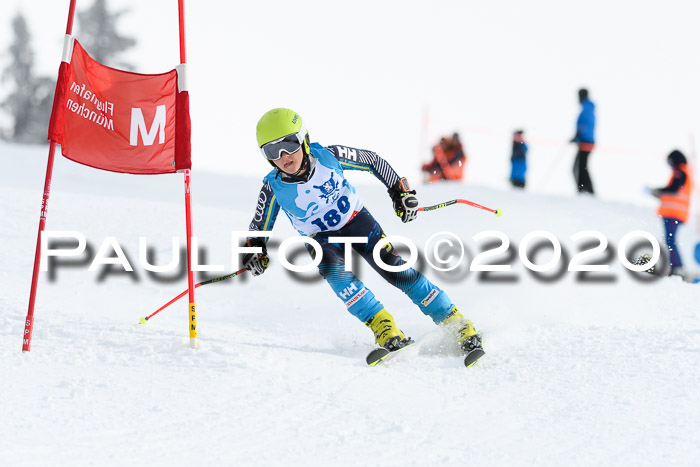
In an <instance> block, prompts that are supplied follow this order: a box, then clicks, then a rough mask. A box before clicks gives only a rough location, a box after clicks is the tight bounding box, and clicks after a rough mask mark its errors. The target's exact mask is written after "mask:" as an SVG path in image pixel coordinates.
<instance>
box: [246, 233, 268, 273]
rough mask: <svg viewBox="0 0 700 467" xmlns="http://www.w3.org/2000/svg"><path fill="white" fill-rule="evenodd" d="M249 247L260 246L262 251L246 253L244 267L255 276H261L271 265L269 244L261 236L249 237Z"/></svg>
mask: <svg viewBox="0 0 700 467" xmlns="http://www.w3.org/2000/svg"><path fill="white" fill-rule="evenodd" d="M245 246H248V247H260V248H262V253H246V254H244V255H243V267H244V268H246V269H247V270H248V271H250V272H251V274H253V275H254V276H259V275H260V274H262V273H263V272H265V269H267V267H268V266H269V265H270V258H269V257H268V256H267V246H266V245H265V242H264V241H263V240H262V239H260V238H256V237H253V238H249V239H248V240H247V241H246V242H245Z"/></svg>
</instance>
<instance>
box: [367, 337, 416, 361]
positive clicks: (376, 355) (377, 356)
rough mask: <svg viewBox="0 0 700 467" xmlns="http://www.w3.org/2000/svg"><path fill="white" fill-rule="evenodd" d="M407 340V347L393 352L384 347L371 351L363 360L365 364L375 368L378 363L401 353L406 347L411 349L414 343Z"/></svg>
mask: <svg viewBox="0 0 700 467" xmlns="http://www.w3.org/2000/svg"><path fill="white" fill-rule="evenodd" d="M408 340H409V343H408V344H407V345H405V346H403V347H401V348H400V349H398V350H394V351H393V352H390V351H388V350H387V349H385V348H384V347H379V348H376V349H374V350H372V351H371V352H370V353H369V354H367V358H366V359H365V360H366V361H367V364H368V365H369V366H377V365H379V364H380V363H382V362H384V361H386V360H388V359H389V358H391V357H393V356H394V355H396V354H397V353H399V352H401V351H402V350H403V349H407V348H408V347H411V346H412V345H413V344H415V343H416V341H414V340H412V339H411V338H410V337H409V338H408Z"/></svg>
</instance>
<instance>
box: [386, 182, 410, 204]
mask: <svg viewBox="0 0 700 467" xmlns="http://www.w3.org/2000/svg"><path fill="white" fill-rule="evenodd" d="M410 188H411V187H410V186H409V185H408V181H407V180H406V178H405V177H404V178H400V179H398V180H396V183H394V184H393V185H392V186H391V188H389V189H388V190H387V192H388V193H389V196H391V200H392V201H400V200H401V198H403V197H404V196H406V195H409V194H411V195H415V194H416V190H411V189H410Z"/></svg>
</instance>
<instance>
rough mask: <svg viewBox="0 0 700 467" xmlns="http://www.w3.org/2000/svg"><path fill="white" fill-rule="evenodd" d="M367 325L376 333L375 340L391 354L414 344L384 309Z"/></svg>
mask: <svg viewBox="0 0 700 467" xmlns="http://www.w3.org/2000/svg"><path fill="white" fill-rule="evenodd" d="M365 325H366V326H367V327H368V328H370V329H371V330H372V332H374V340H375V341H376V342H377V344H379V346H381V347H384V348H385V349H387V350H388V351H389V352H394V351H395V350H399V349H401V348H403V347H406V346H407V345H409V344H413V341H412V340H411V338H410V337H409V338H406V336H404V335H403V332H401V330H400V329H399V328H398V327H397V326H396V323H394V318H393V317H392V316H391V315H390V314H389V312H388V311H386V310H385V309H384V308H382V309H381V311H379V312H378V313H377V314H376V315H374V316H373V317H372V318H371V319H370V320H369V321H367V322H366V323H365Z"/></svg>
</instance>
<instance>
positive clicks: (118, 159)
mask: <svg viewBox="0 0 700 467" xmlns="http://www.w3.org/2000/svg"><path fill="white" fill-rule="evenodd" d="M70 57H71V58H70V62H69V63H66V62H65V61H64V62H62V63H61V68H60V70H59V77H58V85H57V86H56V97H55V98H54V103H53V111H52V114H53V115H52V118H51V124H50V126H49V140H50V141H54V142H56V143H58V144H60V145H61V152H62V153H63V155H64V156H65V157H67V158H68V159H71V160H73V161H75V162H79V163H81V164H84V165H88V166H90V167H95V168H97V169H103V170H110V171H112V172H122V173H131V174H164V173H173V172H177V171H181V170H185V169H189V168H191V167H192V163H191V158H190V116H189V95H188V93H187V90H186V89H183V88H185V86H183V85H181V82H182V81H183V79H182V76H178V70H177V69H175V70H172V71H169V72H167V73H162V74H157V75H145V74H140V73H130V72H127V71H121V70H116V69H114V68H109V67H106V66H104V65H102V64H101V63H99V62H97V61H95V60H94V59H92V58H91V57H90V56H89V55H88V54H87V52H85V49H83V47H82V46H81V45H80V44H79V43H78V41H77V40H73V51H72V54H71V55H70ZM179 78H180V83H179V82H178V79H179ZM179 84H180V85H179Z"/></svg>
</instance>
